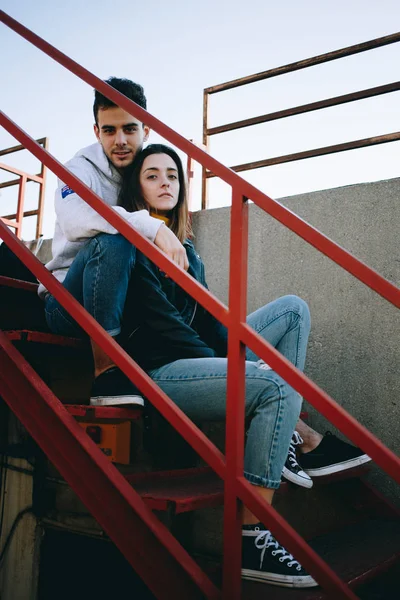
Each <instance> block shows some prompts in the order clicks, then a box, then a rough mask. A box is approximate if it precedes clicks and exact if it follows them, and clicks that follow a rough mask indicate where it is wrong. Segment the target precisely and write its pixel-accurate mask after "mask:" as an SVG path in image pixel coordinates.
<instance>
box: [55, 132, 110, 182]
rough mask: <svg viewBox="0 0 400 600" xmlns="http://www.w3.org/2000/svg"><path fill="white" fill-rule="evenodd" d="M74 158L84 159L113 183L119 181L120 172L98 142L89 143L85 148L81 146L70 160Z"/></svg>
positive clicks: (74, 159)
mask: <svg viewBox="0 0 400 600" xmlns="http://www.w3.org/2000/svg"><path fill="white" fill-rule="evenodd" d="M76 159H84V160H86V161H87V162H88V163H90V164H91V165H92V166H93V167H94V168H95V169H96V171H98V172H99V173H101V174H102V175H104V176H105V177H106V178H107V179H109V180H110V181H112V182H114V183H118V184H119V183H120V181H121V174H120V173H119V172H118V171H117V169H116V168H115V167H114V165H113V164H112V162H111V161H110V160H109V159H108V158H107V156H106V154H105V152H104V150H103V147H102V145H101V144H100V143H99V142H96V143H95V144H91V145H90V146H86V148H82V149H81V150H79V151H78V152H77V153H76V154H75V156H74V157H73V158H72V161H73V162H75V161H76ZM66 166H68V163H67V164H66Z"/></svg>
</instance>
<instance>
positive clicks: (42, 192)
mask: <svg viewBox="0 0 400 600" xmlns="http://www.w3.org/2000/svg"><path fill="white" fill-rule="evenodd" d="M42 143H43V148H44V149H45V150H48V149H49V140H48V138H47V137H45V138H43V141H42ZM40 176H41V178H42V181H41V183H40V184H39V199H38V215H37V220H36V239H37V240H38V239H39V238H40V236H41V235H42V230H43V209H44V199H45V194H46V180H47V167H46V165H45V164H44V163H43V162H42V168H41V171H40Z"/></svg>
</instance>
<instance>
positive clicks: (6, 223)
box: [0, 217, 18, 229]
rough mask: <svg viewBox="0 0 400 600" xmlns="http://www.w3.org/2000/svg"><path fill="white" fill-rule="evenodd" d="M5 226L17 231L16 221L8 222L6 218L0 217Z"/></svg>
mask: <svg viewBox="0 0 400 600" xmlns="http://www.w3.org/2000/svg"><path fill="white" fill-rule="evenodd" d="M0 219H1V220H2V221H3V223H4V224H5V225H7V226H8V227H13V229H18V223H17V222H16V221H10V220H9V219H7V217H0Z"/></svg>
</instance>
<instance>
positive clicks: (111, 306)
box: [45, 233, 136, 337]
mask: <svg viewBox="0 0 400 600" xmlns="http://www.w3.org/2000/svg"><path fill="white" fill-rule="evenodd" d="M135 260H136V248H135V247H134V246H132V244H131V243H130V242H128V240H126V239H125V238H124V237H123V236H122V235H120V234H116V235H111V234H108V233H100V234H98V235H96V237H93V238H91V239H90V240H88V242H87V244H85V246H84V247H83V248H82V249H81V250H80V251H79V252H78V254H77V255H76V257H75V259H74V261H73V263H72V265H71V266H70V268H69V269H68V273H67V276H66V277H65V279H64V281H63V285H64V287H65V288H66V289H67V290H68V291H69V292H70V293H71V294H72V295H73V296H74V298H75V299H76V300H78V302H79V303H80V304H82V306H84V307H85V308H86V310H87V311H88V312H89V313H90V314H91V315H92V316H93V317H94V318H95V319H96V321H97V322H98V323H100V325H101V326H102V327H104V329H105V330H106V331H107V333H109V334H110V335H112V336H114V337H115V336H117V335H118V334H119V333H120V331H121V322H122V314H123V310H124V305H125V299H126V295H127V291H128V284H129V279H130V276H131V271H132V269H133V267H134V265H135ZM45 314H46V321H47V324H48V326H49V328H50V329H51V331H52V332H53V333H58V334H60V335H67V336H72V337H86V335H87V334H86V333H85V331H84V330H83V329H82V328H81V327H80V326H79V325H78V323H76V321H74V319H73V318H72V317H71V316H70V315H69V314H68V312H67V311H66V310H65V308H63V306H62V305H61V304H60V303H59V302H58V300H56V299H55V298H54V296H51V295H50V296H48V297H47V299H46V301H45Z"/></svg>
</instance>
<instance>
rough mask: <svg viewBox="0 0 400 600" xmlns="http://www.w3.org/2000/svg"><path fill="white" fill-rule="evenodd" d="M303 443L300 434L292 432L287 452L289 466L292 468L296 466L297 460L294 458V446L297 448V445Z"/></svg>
mask: <svg viewBox="0 0 400 600" xmlns="http://www.w3.org/2000/svg"><path fill="white" fill-rule="evenodd" d="M302 443H303V438H302V437H301V436H300V434H299V433H298V432H297V431H294V432H293V435H292V440H291V442H290V446H289V452H288V460H289V462H290V464H291V465H292V467H293V466H296V465H298V464H299V463H298V460H297V456H296V446H298V445H299V444H302Z"/></svg>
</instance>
